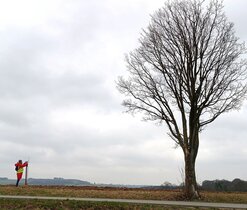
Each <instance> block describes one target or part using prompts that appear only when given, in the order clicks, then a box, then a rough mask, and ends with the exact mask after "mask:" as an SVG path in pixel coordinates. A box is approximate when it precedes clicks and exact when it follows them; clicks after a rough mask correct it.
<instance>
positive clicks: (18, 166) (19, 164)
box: [15, 160, 28, 187]
mask: <svg viewBox="0 0 247 210" xmlns="http://www.w3.org/2000/svg"><path fill="white" fill-rule="evenodd" d="M27 166H28V162H27V161H26V162H25V163H23V164H22V160H19V161H18V162H17V163H16V164H15V170H16V175H17V181H16V187H18V185H19V182H20V180H21V178H22V174H23V171H24V169H23V168H24V167H27Z"/></svg>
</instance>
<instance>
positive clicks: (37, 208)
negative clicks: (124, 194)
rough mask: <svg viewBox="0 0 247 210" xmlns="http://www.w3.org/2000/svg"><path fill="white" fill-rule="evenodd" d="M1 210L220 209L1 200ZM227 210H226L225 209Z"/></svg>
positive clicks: (211, 209) (68, 201) (213, 209)
mask: <svg viewBox="0 0 247 210" xmlns="http://www.w3.org/2000/svg"><path fill="white" fill-rule="evenodd" d="M0 209H1V210H15V209H18V210H70V209H73V210H76V209H88V210H120V209H121V210H175V209H183V210H194V209H198V210H199V209H200V210H219V209H218V208H198V207H179V206H161V205H148V204H127V203H113V202H89V201H72V200H65V201H58V200H38V199H31V200H22V199H5V198H4V199H0ZM225 210H226V209H225Z"/></svg>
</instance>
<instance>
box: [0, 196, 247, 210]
mask: <svg viewBox="0 0 247 210" xmlns="http://www.w3.org/2000/svg"><path fill="white" fill-rule="evenodd" d="M0 198H8V199H44V200H76V201H93V202H118V203H136V204H156V205H169V206H184V207H185V206H186V207H211V208H232V209H247V204H234V203H207V202H189V201H162V200H132V199H110V198H76V197H47V196H19V195H0Z"/></svg>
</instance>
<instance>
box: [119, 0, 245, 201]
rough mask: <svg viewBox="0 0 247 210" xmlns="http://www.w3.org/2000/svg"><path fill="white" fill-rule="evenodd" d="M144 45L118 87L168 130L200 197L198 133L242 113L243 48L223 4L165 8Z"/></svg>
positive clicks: (189, 187) (185, 0)
mask: <svg viewBox="0 0 247 210" xmlns="http://www.w3.org/2000/svg"><path fill="white" fill-rule="evenodd" d="M139 43H140V46H139V47H138V48H137V49H135V50H134V51H132V52H131V53H129V55H127V56H126V57H127V58H126V61H127V66H128V72H129V77H127V78H124V77H119V79H118V82H117V87H118V89H119V90H120V92H121V93H123V94H125V95H126V100H124V101H123V105H124V106H125V107H126V108H127V111H129V112H136V111H141V112H143V114H144V119H145V120H152V121H159V122H164V123H165V124H166V125H167V127H168V128H169V136H170V137H171V138H172V139H173V140H174V141H175V143H176V144H177V145H178V146H180V147H181V148H182V151H183V153H184V161H185V170H184V171H185V195H186V197H187V198H189V199H192V198H198V196H199V194H198V188H197V183H196V173H195V162H196V157H197V153H198V148H199V142H200V141H199V134H200V132H201V131H202V129H203V128H204V126H205V125H207V124H209V123H211V122H213V121H214V120H215V119H216V118H217V117H218V116H219V115H221V114H222V113H224V112H228V111H230V110H232V109H238V108H240V106H241V103H242V101H243V100H244V98H245V96H246V93H247V85H246V75H247V73H246V72H247V71H246V67H247V62H246V59H244V57H243V56H244V54H245V50H246V49H245V46H244V43H239V40H238V38H237V37H236V36H235V32H234V27H233V23H231V22H229V21H228V20H227V18H226V16H225V14H224V12H223V4H222V1H218V0H212V1H211V2H209V3H208V4H206V3H205V0H174V1H169V2H167V3H165V5H164V7H163V8H161V9H159V10H158V11H157V12H156V13H155V14H154V15H153V16H152V18H151V22H150V24H149V26H148V28H147V29H146V30H143V33H142V34H141V38H140V39H139Z"/></svg>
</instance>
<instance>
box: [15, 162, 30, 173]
mask: <svg viewBox="0 0 247 210" xmlns="http://www.w3.org/2000/svg"><path fill="white" fill-rule="evenodd" d="M15 166H17V167H18V170H17V173H23V168H24V167H26V166H28V162H25V163H23V164H21V163H19V162H17V163H16V164H15Z"/></svg>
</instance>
